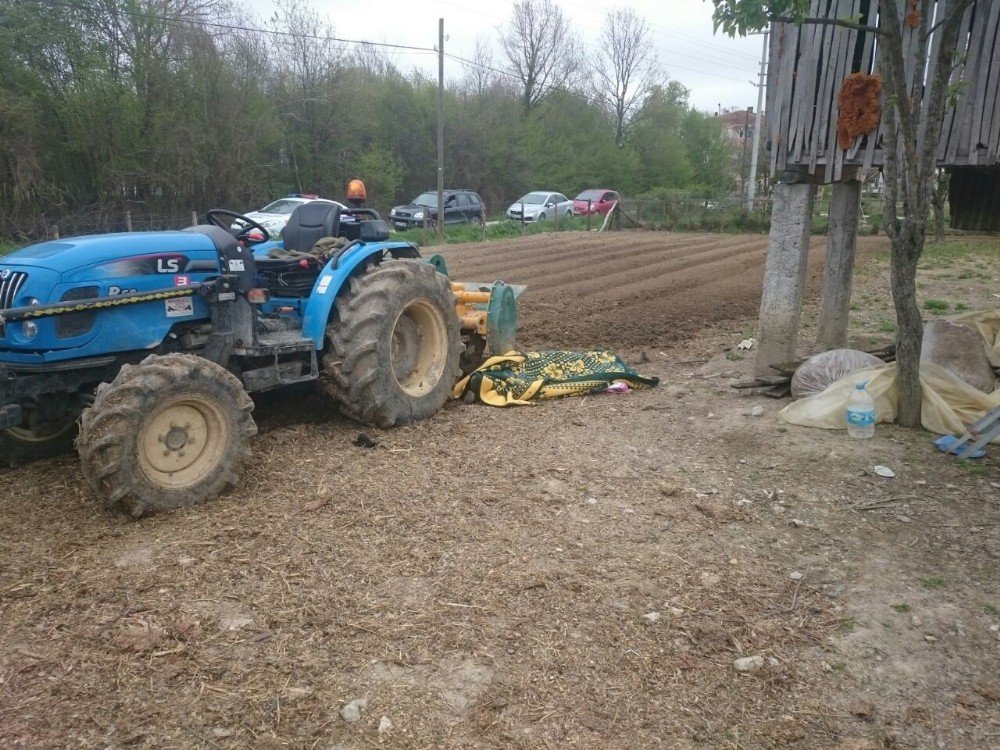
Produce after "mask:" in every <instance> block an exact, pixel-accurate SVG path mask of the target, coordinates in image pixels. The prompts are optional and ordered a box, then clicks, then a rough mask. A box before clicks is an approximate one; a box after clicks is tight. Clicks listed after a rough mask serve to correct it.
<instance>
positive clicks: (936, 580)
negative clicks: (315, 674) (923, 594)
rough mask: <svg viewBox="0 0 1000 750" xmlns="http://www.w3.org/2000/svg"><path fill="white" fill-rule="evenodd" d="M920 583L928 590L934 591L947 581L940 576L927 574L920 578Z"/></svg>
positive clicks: (942, 586)
mask: <svg viewBox="0 0 1000 750" xmlns="http://www.w3.org/2000/svg"><path fill="white" fill-rule="evenodd" d="M920 585H921V586H923V587H924V588H925V589H928V590H929V591H936V590H937V589H943V588H944V587H945V586H947V585H948V582H947V581H945V580H944V579H943V578H941V577H940V576H927V577H926V578H921V579H920Z"/></svg>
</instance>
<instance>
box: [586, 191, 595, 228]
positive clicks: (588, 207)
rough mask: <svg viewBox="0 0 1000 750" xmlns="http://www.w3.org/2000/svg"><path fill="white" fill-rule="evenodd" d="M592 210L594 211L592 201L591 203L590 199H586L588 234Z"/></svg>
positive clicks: (592, 216) (592, 215)
mask: <svg viewBox="0 0 1000 750" xmlns="http://www.w3.org/2000/svg"><path fill="white" fill-rule="evenodd" d="M593 210H594V201H592V200H591V199H590V198H587V231H588V232H589V231H590V222H591V221H592V220H593V218H594V214H593Z"/></svg>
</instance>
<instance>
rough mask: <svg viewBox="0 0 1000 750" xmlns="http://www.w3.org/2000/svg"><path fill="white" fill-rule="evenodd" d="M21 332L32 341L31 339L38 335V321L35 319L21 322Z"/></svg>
mask: <svg viewBox="0 0 1000 750" xmlns="http://www.w3.org/2000/svg"><path fill="white" fill-rule="evenodd" d="M21 332H22V333H23V334H24V337H25V338H26V339H28V341H31V339H33V338H35V336H37V335H38V323H36V322H35V321H33V320H26V321H24V322H23V323H22V324H21Z"/></svg>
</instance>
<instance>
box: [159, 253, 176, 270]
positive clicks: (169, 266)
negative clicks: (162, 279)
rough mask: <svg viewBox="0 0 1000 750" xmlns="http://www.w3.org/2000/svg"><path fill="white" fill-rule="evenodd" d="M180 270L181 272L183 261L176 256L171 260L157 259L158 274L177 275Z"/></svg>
mask: <svg viewBox="0 0 1000 750" xmlns="http://www.w3.org/2000/svg"><path fill="white" fill-rule="evenodd" d="M180 270H181V259H180V258H178V257H176V256H175V257H171V258H157V259H156V272H157V273H177V272H178V271H180Z"/></svg>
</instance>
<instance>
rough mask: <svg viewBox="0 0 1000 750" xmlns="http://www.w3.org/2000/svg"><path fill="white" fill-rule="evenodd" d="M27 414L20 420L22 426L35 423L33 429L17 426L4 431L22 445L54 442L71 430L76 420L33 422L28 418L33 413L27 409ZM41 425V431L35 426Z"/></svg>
mask: <svg viewBox="0 0 1000 750" xmlns="http://www.w3.org/2000/svg"><path fill="white" fill-rule="evenodd" d="M27 411H28V414H27V415H25V418H24V419H23V420H22V424H31V423H32V422H35V423H36V424H35V427H22V426H21V425H18V426H16V427H7V428H5V429H4V432H6V433H7V434H8V435H10V436H11V437H12V438H14V439H15V440H17V441H19V442H22V443H47V442H49V441H50V440H56V439H58V438H60V437H62V436H63V435H65V434H66V433H67V432H69V431H70V430H72V429H73V428H74V427H75V426H76V419H74V418H68V419H64V420H63V421H58V420H45V419H38V420H33V419H31V417H30V416H28V415H31V414H33V413H35V412H32V411H31V410H30V407H29V409H28V410H27ZM38 423H40V424H41V429H38V427H37V424H38Z"/></svg>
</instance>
